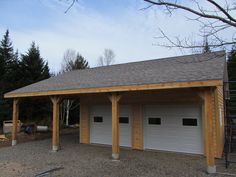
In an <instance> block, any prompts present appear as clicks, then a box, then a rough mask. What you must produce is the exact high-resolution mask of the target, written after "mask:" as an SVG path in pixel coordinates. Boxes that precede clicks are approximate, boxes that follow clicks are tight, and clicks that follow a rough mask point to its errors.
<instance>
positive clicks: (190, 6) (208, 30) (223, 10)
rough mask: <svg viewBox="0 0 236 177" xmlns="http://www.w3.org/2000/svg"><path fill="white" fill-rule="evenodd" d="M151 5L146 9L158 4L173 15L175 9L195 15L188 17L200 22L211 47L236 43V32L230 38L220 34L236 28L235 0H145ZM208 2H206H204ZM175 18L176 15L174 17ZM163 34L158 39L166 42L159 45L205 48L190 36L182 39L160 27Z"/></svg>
mask: <svg viewBox="0 0 236 177" xmlns="http://www.w3.org/2000/svg"><path fill="white" fill-rule="evenodd" d="M144 1H145V2H147V3H148V4H149V5H148V6H147V7H145V8H143V10H145V9H149V8H151V7H155V6H158V7H160V8H161V9H162V10H163V11H164V12H165V13H167V14H169V15H172V14H173V12H174V11H175V10H183V11H186V12H188V13H191V14H193V15H195V18H187V19H188V20H194V21H197V22H198V23H200V29H199V34H200V36H202V37H207V38H208V39H209V41H210V42H209V44H208V46H209V47H211V48H217V47H226V46H228V45H233V44H235V43H236V37H235V33H233V34H232V35H231V37H230V39H224V38H223V37H221V36H220V33H221V32H222V31H225V30H228V29H230V28H232V29H233V30H235V29H236V18H235V11H236V3H235V1H233V0H231V1H230V0H224V1H222V2H221V3H220V2H219V3H218V2H216V1H214V0H206V1H200V0H191V1H189V2H186V3H185V1H180V0H175V1H172V0H144ZM203 3H206V4H203ZM173 18H174V17H173ZM159 30H160V33H161V36H159V37H157V38H158V39H159V38H161V39H165V40H166V42H165V43H161V44H160V43H158V44H157V45H158V46H164V47H169V48H172V47H177V48H188V49H191V48H203V45H202V43H198V44H196V43H193V42H191V40H190V39H189V38H183V39H180V38H179V37H174V38H172V37H170V36H169V35H167V34H166V33H165V32H164V31H163V30H161V29H159Z"/></svg>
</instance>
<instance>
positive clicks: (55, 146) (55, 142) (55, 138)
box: [50, 96, 60, 151]
mask: <svg viewBox="0 0 236 177" xmlns="http://www.w3.org/2000/svg"><path fill="white" fill-rule="evenodd" d="M50 99H51V101H52V105H53V121H52V122H53V130H52V150H53V151H58V150H59V146H60V144H59V142H60V140H59V132H60V130H59V103H60V98H59V97H58V96H51V97H50Z"/></svg>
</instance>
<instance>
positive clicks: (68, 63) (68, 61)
mask: <svg viewBox="0 0 236 177" xmlns="http://www.w3.org/2000/svg"><path fill="white" fill-rule="evenodd" d="M85 68H89V65H88V62H87V61H86V60H85V59H84V57H83V56H82V55H80V54H79V53H78V52H77V53H76V51H75V50H72V49H67V50H66V51H65V53H64V56H63V60H62V65H61V71H60V73H65V72H68V71H72V70H77V69H85ZM78 106H79V102H78V101H76V100H75V99H64V100H63V101H62V103H61V105H60V108H61V109H60V110H61V114H60V115H61V122H62V123H64V121H65V120H66V126H68V125H69V117H70V111H71V110H73V109H75V108H77V107H78Z"/></svg>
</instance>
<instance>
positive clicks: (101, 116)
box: [90, 106, 131, 147]
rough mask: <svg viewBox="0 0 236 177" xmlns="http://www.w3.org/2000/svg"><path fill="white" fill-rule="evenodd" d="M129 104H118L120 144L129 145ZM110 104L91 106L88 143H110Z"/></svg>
mask: <svg viewBox="0 0 236 177" xmlns="http://www.w3.org/2000/svg"><path fill="white" fill-rule="evenodd" d="M130 115H131V114H130V108H129V106H120V146H126V147H131V116H130ZM111 123H112V119H111V106H93V107H92V108H91V112H90V143H96V144H107V145H111V143H112V131H111V127H112V125H111Z"/></svg>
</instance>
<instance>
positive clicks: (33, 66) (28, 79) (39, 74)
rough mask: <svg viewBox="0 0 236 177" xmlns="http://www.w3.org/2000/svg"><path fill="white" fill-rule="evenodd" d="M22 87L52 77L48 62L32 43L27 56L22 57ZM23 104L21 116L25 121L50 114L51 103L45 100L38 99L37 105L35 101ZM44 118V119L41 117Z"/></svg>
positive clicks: (20, 73)
mask: <svg viewBox="0 0 236 177" xmlns="http://www.w3.org/2000/svg"><path fill="white" fill-rule="evenodd" d="M19 66H20V72H19V75H20V77H21V79H20V84H19V85H20V87H23V86H26V85H29V84H32V83H35V82H38V81H41V80H44V79H47V78H49V77H50V71H49V67H48V62H46V61H45V60H44V59H43V58H42V57H41V55H40V50H39V47H38V46H36V45H35V42H32V43H31V45H30V48H29V49H28V51H27V52H26V54H22V55H21V60H20V64H19ZM25 100H26V99H24V102H22V103H21V109H20V110H21V112H20V114H21V116H22V118H25V119H32V118H33V117H36V118H39V117H40V118H42V117H43V115H48V114H49V108H50V102H49V101H48V100H45V99H40V98H38V99H37V103H35V101H33V99H28V100H27V101H25ZM41 116H42V117H41Z"/></svg>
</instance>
